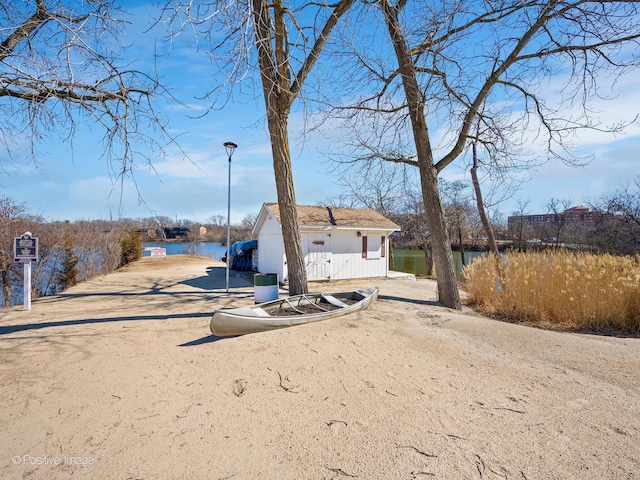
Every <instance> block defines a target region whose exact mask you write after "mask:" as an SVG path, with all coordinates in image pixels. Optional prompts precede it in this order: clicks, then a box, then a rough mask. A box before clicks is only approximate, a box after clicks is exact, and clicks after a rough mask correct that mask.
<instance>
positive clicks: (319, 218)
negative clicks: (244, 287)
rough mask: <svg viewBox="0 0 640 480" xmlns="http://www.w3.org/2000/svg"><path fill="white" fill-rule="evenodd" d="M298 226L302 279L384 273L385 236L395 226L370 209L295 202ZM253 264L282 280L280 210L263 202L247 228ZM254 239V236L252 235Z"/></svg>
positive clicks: (284, 272) (284, 279)
mask: <svg viewBox="0 0 640 480" xmlns="http://www.w3.org/2000/svg"><path fill="white" fill-rule="evenodd" d="M296 208H297V212H298V225H299V228H300V237H301V240H302V248H303V251H304V260H305V264H306V265H307V279H308V280H344V279H350V278H371V277H386V276H387V275H388V273H389V235H390V234H391V233H393V232H397V231H399V230H400V227H399V226H398V225H396V224H395V223H394V222H392V221H391V220H389V219H387V218H385V217H384V216H382V215H380V214H379V213H378V212H375V211H373V210H364V209H355V208H334V207H319V206H307V205H298V206H297V207H296ZM252 233H253V235H254V236H257V238H258V248H257V250H256V252H255V253H254V266H255V267H256V269H257V270H258V272H261V273H277V274H278V279H279V280H280V282H283V283H284V282H287V281H288V272H287V258H286V255H285V251H284V240H283V236H282V224H281V220H280V209H279V207H278V204H277V203H265V204H263V205H262V208H261V209H260V213H259V214H258V218H257V220H256V223H255V225H254V227H253V232H252ZM254 238H255V237H254Z"/></svg>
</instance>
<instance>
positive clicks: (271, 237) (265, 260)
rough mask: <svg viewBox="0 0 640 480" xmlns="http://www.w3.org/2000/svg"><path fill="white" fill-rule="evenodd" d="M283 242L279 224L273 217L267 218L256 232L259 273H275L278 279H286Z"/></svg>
mask: <svg viewBox="0 0 640 480" xmlns="http://www.w3.org/2000/svg"><path fill="white" fill-rule="evenodd" d="M284 258H285V257H284V242H283V240H282V231H281V230H280V224H279V223H278V222H277V221H276V220H275V219H274V218H273V217H271V218H267V219H266V220H265V222H264V224H263V225H262V228H261V229H260V233H259V234H258V265H257V270H258V272H260V273H277V274H278V281H280V282H284V281H286V277H287V272H286V267H285V265H284Z"/></svg>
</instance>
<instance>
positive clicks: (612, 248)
mask: <svg viewBox="0 0 640 480" xmlns="http://www.w3.org/2000/svg"><path fill="white" fill-rule="evenodd" d="M592 207H593V208H594V210H595V212H594V219H595V222H594V225H593V226H592V228H591V231H590V232H589V233H590V234H589V243H590V244H591V245H593V246H594V247H595V248H597V249H598V250H599V251H603V252H609V253H613V254H618V255H635V254H638V253H640V176H638V177H637V178H636V179H635V182H634V183H632V184H625V185H622V186H620V187H619V188H618V189H617V190H616V191H615V192H613V193H610V194H608V195H604V196H603V197H602V198H601V199H600V201H598V202H597V203H595V204H594V205H592Z"/></svg>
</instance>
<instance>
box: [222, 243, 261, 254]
mask: <svg viewBox="0 0 640 480" xmlns="http://www.w3.org/2000/svg"><path fill="white" fill-rule="evenodd" d="M257 247H258V241H257V240H243V241H242V242H236V243H234V244H233V245H231V248H230V249H229V254H230V255H231V256H232V257H238V256H241V255H244V252H248V251H249V250H253V249H254V248H257Z"/></svg>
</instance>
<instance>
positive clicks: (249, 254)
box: [224, 240, 258, 272]
mask: <svg viewBox="0 0 640 480" xmlns="http://www.w3.org/2000/svg"><path fill="white" fill-rule="evenodd" d="M257 247H258V241H257V240H244V241H242V242H236V243H234V244H233V245H231V248H229V254H230V256H231V257H233V260H232V261H231V265H230V267H231V268H232V269H233V270H236V271H238V272H246V271H249V270H252V269H253V251H254V250H255V249H256V248H257ZM224 261H225V262H226V261H227V259H226V256H225V258H224Z"/></svg>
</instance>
